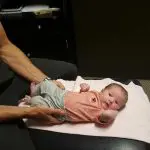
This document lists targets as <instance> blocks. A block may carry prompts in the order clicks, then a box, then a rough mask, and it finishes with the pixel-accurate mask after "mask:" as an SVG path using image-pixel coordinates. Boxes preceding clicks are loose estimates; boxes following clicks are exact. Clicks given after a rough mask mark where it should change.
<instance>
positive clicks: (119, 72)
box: [72, 0, 150, 78]
mask: <svg viewBox="0 0 150 150" xmlns="http://www.w3.org/2000/svg"><path fill="white" fill-rule="evenodd" d="M72 5H73V12H74V22H75V30H76V42H77V55H78V65H79V70H80V73H81V74H83V75H87V76H103V77H111V76H112V77H128V78H150V71H149V68H150V63H149V62H150V59H149V54H148V52H149V50H150V19H149V16H150V6H149V4H148V3H146V2H145V1H140V2H138V1H135V0H134V1H100V0H81V1H79V0H72Z"/></svg>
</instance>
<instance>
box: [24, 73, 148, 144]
mask: <svg viewBox="0 0 150 150" xmlns="http://www.w3.org/2000/svg"><path fill="white" fill-rule="evenodd" d="M59 81H61V82H62V83H64V84H65V87H66V89H70V90H73V91H79V85H80V83H83V82H84V83H88V84H89V85H90V87H91V89H95V90H101V89H102V88H104V87H105V86H106V85H108V84H110V83H114V82H115V83H119V84H121V85H122V86H123V87H124V88H126V90H127V91H128V94H129V100H128V102H127V105H126V107H125V109H123V110H122V111H121V112H120V113H119V115H118V116H117V118H116V120H115V121H114V123H113V124H112V125H111V126H110V127H108V128H99V127H96V126H95V124H94V123H89V124H76V125H72V124H67V123H66V124H63V125H55V126H38V125H37V124H36V125H35V124H32V123H30V124H28V123H27V126H28V128H34V129H40V130H47V131H54V132H61V133H68V134H80V135H87V136H88V135H90V136H107V137H121V138H128V139H135V140H140V141H144V142H147V143H150V103H149V99H148V97H147V95H146V94H145V92H144V90H143V88H142V87H140V86H138V85H135V84H134V83H133V82H131V83H129V85H124V84H122V83H120V82H116V81H114V80H112V79H109V78H107V79H102V80H84V79H83V78H82V77H80V76H78V77H77V79H76V81H64V80H61V79H60V80H59Z"/></svg>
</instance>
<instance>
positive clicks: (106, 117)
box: [99, 110, 118, 123]
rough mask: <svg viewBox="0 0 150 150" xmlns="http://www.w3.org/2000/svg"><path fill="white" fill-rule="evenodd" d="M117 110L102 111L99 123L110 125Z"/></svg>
mask: <svg viewBox="0 0 150 150" xmlns="http://www.w3.org/2000/svg"><path fill="white" fill-rule="evenodd" d="M117 114H118V111H117V110H104V111H103V112H102V114H101V115H100V117H99V121H100V122H102V123H111V122H112V121H113V120H114V119H115V118H116V116H117Z"/></svg>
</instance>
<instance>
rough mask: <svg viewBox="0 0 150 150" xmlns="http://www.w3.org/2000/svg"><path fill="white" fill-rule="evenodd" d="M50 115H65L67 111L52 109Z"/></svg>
mask: <svg viewBox="0 0 150 150" xmlns="http://www.w3.org/2000/svg"><path fill="white" fill-rule="evenodd" d="M48 114H50V115H65V111H64V110H61V109H50V111H49V113H48Z"/></svg>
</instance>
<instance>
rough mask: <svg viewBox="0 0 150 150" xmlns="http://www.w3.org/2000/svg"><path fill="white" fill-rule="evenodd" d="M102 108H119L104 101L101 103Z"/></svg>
mask: <svg viewBox="0 0 150 150" xmlns="http://www.w3.org/2000/svg"><path fill="white" fill-rule="evenodd" d="M102 105H103V109H112V110H118V109H119V108H118V107H116V106H112V105H108V104H107V103H106V102H103V103H102Z"/></svg>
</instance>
